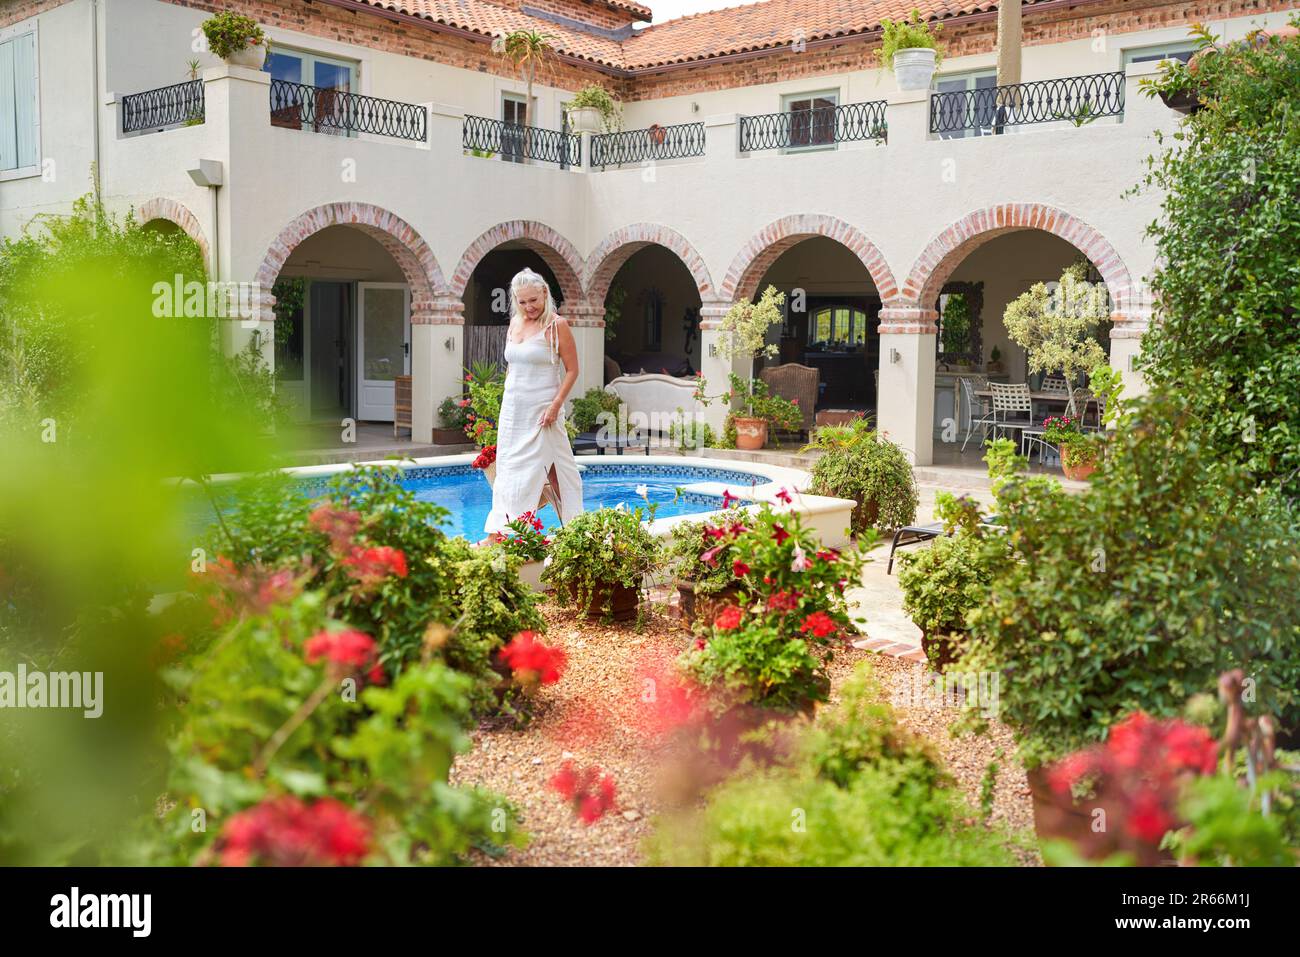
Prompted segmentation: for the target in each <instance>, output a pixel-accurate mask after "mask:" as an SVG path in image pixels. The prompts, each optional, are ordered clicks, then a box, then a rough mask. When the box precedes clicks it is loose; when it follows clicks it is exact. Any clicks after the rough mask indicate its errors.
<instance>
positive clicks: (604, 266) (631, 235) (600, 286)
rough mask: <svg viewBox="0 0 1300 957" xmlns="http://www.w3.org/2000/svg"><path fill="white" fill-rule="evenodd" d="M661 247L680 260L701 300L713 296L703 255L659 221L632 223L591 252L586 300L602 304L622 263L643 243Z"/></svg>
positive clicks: (584, 280) (613, 233) (637, 250)
mask: <svg viewBox="0 0 1300 957" xmlns="http://www.w3.org/2000/svg"><path fill="white" fill-rule="evenodd" d="M651 245H655V246H662V247H664V248H665V249H667V250H668V251H669V252H671V253H673V254H674V255H675V256H676V257H677V258H678V259H680V260H681V261H682V265H684V266H685V267H686V269H687V271H688V272H689V273H690V274H691V278H692V279H694V280H695V287H696V289H697V290H698V291H699V294H700V301H701V302H707V301H708V300H709V299H711V298H713V279H712V278H711V277H710V276H709V269H708V267H707V266H706V265H705V264H704V257H703V256H701V255H700V254H699V253H698V252H696V250H695V247H694V246H692V245H691V244H690V242H689V241H687V239H686V237H685V236H683V235H682V234H681V233H679V232H677V230H675V229H670V228H669V227H667V226H661V225H659V224H658V223H633V224H631V225H629V226H623V227H620V228H619V229H616V230H614V232H612V233H610V234H609V235H608V236H606V237H605V238H604V239H603V240H601V242H600V244H599V245H597V246H596V248H595V249H593V250H592V251H591V255H590V256H588V257H587V268H586V273H585V274H584V275H583V278H582V285H583V288H584V289H586V290H587V299H588V300H589V301H590V302H593V303H595V304H596V305H600V306H603V305H604V302H605V296H606V295H607V294H608V293H609V285H610V283H612V282H613V281H614V276H615V275H617V274H618V271H619V270H620V269H621V268H623V264H624V263H626V262H627V261H628V260H629V259H631V258H632V256H633V255H634V254H636V253H637V252H639V251H640V250H642V249H644V248H645V247H646V246H651Z"/></svg>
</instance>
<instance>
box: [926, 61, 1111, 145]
mask: <svg viewBox="0 0 1300 957" xmlns="http://www.w3.org/2000/svg"><path fill="white" fill-rule="evenodd" d="M1123 115H1124V74H1123V72H1115V73H1094V74H1091V75H1089V76H1070V77H1064V78H1062V79H1057V80H1036V81H1034V82H1032V83H1013V84H1010V85H1008V86H993V87H987V88H986V89H982V90H958V91H956V92H953V93H935V94H934V95H933V96H931V97H930V132H931V133H952V132H957V131H964V130H979V131H988V132H990V133H1000V132H1001V131H1002V129H1003V127H1007V126H1023V125H1026V124H1029V123H1052V122H1058V121H1066V122H1070V123H1074V124H1075V125H1076V126H1083V125H1085V124H1087V123H1091V122H1092V121H1093V120H1095V119H1098V118H1100V117H1103V116H1123Z"/></svg>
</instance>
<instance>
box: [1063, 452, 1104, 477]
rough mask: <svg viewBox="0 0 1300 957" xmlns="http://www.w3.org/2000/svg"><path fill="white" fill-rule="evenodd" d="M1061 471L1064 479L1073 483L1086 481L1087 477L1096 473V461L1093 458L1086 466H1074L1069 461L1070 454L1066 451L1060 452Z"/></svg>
mask: <svg viewBox="0 0 1300 957" xmlns="http://www.w3.org/2000/svg"><path fill="white" fill-rule="evenodd" d="M1061 471H1062V472H1064V473H1065V477H1066V478H1068V479H1070V480H1071V481H1074V482H1083V481H1086V480H1087V478H1088V476H1090V475H1091V474H1092V473H1093V472H1095V471H1097V460H1096V459H1095V458H1094V459H1093V460H1092V461H1091V462H1089V463H1088V464H1087V465H1075V464H1074V463H1073V462H1071V461H1070V452H1069V450H1068V449H1062V450H1061Z"/></svg>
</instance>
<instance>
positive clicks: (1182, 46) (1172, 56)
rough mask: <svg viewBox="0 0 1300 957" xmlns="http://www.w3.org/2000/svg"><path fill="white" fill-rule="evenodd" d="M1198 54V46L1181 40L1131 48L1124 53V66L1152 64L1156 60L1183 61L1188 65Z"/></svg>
mask: <svg viewBox="0 0 1300 957" xmlns="http://www.w3.org/2000/svg"><path fill="white" fill-rule="evenodd" d="M1195 52H1196V44H1194V43H1188V42H1187V41H1186V40H1181V41H1179V42H1177V43H1161V44H1157V45H1155V46H1149V47H1131V48H1130V49H1127V50H1125V51H1124V66H1128V65H1129V64H1130V63H1151V62H1153V61H1156V60H1182V61H1183V62H1184V63H1186V62H1187V61H1188V60H1190V59H1191V58H1192V54H1193V53H1195Z"/></svg>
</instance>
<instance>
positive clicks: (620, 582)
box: [542, 503, 660, 622]
mask: <svg viewBox="0 0 1300 957" xmlns="http://www.w3.org/2000/svg"><path fill="white" fill-rule="evenodd" d="M654 508H655V507H654V505H653V504H651V506H650V509H649V514H648V515H647V514H646V512H645V510H644V509H642V508H641V507H640V506H637V507H636V508H634V509H628V508H627V507H626V506H625V505H623V504H622V503H620V504H619V505H618V507H616V508H600V509H594V510H592V511H589V512H582V513H580V514H579V515H576V516H575V517H574V518H572V519H570V520H569V522H568V523H567V524H565V525H564V527H562V528H561V529H560V530H559V531H558V532H557V533H556V534H555V538H554V539H553V541H552V543H551V556H550V562H549V563H548V564H547V565H546V567H545V568H544V569H543V570H542V582H543V583H544V584H547V585H550V586H552V587H553V588H554V589H555V599H556V602H557V603H558V604H559V605H560V607H561V608H570V607H573V608H577V610H578V612H579V613H580V614H581V615H583V616H584V617H586V618H588V619H601V620H603V621H607V622H608V621H626V620H628V619H629V618H632V617H634V616H638V615H639V614H640V609H641V596H642V588H643V585H644V581H645V577H646V576H647V575H649V574H650V573H651V572H652V571H654V569H655V568H656V567H658V564H659V558H660V556H659V543H658V541H657V540H656V539H655V537H654V536H653V535H651V534H650V530H649V529H648V528H647V527H646V526H645V524H644V522H643V519H645V518H653V517H654Z"/></svg>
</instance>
